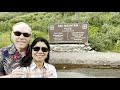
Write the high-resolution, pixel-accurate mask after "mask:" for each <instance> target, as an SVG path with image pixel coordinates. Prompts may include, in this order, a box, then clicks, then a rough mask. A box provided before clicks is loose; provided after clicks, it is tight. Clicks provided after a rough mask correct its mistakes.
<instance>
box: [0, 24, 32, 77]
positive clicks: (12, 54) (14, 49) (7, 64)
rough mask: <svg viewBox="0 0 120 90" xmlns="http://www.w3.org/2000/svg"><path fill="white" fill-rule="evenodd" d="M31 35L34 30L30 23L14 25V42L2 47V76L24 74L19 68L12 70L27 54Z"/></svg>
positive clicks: (0, 51)
mask: <svg viewBox="0 0 120 90" xmlns="http://www.w3.org/2000/svg"><path fill="white" fill-rule="evenodd" d="M31 36H32V30H31V28H30V26H29V25H28V24H26V23H24V22H19V23H16V24H15V25H13V27H12V32H11V41H12V42H13V43H12V44H10V45H8V46H6V47H3V48H1V49H0V77H3V78H5V77H7V78H11V77H12V76H13V77H14V76H15V77H21V76H22V74H24V72H23V71H20V70H19V69H17V70H15V71H14V72H12V71H13V70H14V69H15V68H16V67H18V66H19V62H20V60H21V59H22V58H23V57H24V56H25V55H27V51H28V49H29V43H30V40H31Z"/></svg>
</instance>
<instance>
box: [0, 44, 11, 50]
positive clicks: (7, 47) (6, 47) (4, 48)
mask: <svg viewBox="0 0 120 90" xmlns="http://www.w3.org/2000/svg"><path fill="white" fill-rule="evenodd" d="M12 46H13V44H10V45H8V46H4V47H3V48H0V52H4V51H6V50H7V51H8V50H9V49H10V48H12Z"/></svg>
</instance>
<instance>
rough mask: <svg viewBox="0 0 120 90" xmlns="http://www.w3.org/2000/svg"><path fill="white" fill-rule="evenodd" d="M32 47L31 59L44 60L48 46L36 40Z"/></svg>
mask: <svg viewBox="0 0 120 90" xmlns="http://www.w3.org/2000/svg"><path fill="white" fill-rule="evenodd" d="M33 48H34V49H32V57H33V60H36V61H40V62H44V60H45V59H46V58H47V55H48V48H47V45H46V44H45V43H44V42H37V43H36V45H35V46H34V47H33Z"/></svg>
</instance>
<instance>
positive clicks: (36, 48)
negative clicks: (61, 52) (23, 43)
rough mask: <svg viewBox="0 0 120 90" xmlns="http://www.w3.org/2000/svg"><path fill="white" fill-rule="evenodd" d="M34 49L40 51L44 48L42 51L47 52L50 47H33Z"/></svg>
mask: <svg viewBox="0 0 120 90" xmlns="http://www.w3.org/2000/svg"><path fill="white" fill-rule="evenodd" d="M32 49H33V50H34V51H39V50H40V49H41V50H42V52H47V51H48V48H46V47H34V48H32Z"/></svg>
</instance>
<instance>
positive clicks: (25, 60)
mask: <svg viewBox="0 0 120 90" xmlns="http://www.w3.org/2000/svg"><path fill="white" fill-rule="evenodd" d="M37 42H44V43H45V44H46V46H47V48H48V55H47V58H46V59H45V62H46V63H49V52H50V45H49V42H48V41H47V40H46V39H45V38H43V37H37V38H36V39H35V40H34V41H33V42H32V44H31V46H30V48H28V51H27V54H26V56H24V57H23V58H22V60H21V62H20V66H21V67H27V66H30V64H31V62H32V59H33V58H32V48H33V47H34V46H35V45H36V43H37Z"/></svg>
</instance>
